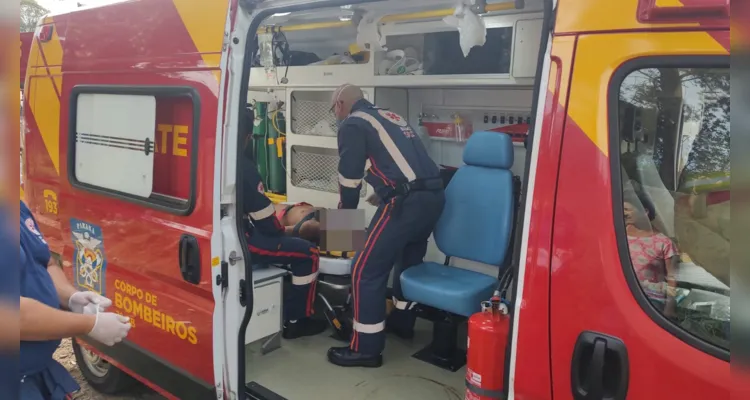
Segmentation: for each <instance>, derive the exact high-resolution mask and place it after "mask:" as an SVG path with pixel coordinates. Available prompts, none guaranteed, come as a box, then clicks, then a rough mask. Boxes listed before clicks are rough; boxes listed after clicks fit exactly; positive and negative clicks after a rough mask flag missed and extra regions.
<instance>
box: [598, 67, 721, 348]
mask: <svg viewBox="0 0 750 400" xmlns="http://www.w3.org/2000/svg"><path fill="white" fill-rule="evenodd" d="M663 61H664V62H663V64H662V62H661V61H660V60H648V61H647V62H649V64H648V65H643V64H642V65H643V66H642V67H639V66H638V65H637V64H636V65H631V66H630V68H628V69H627V71H622V72H621V73H620V79H618V80H613V82H614V83H613V84H617V83H618V82H619V88H618V87H616V86H614V87H613V89H614V90H615V91H617V89H619V95H618V100H619V103H614V104H617V105H618V107H617V110H616V113H615V112H614V110H613V114H612V117H613V120H614V121H613V131H615V132H614V133H616V134H617V135H618V138H619V140H615V141H613V147H612V152H613V153H619V165H615V164H613V165H614V168H613V172H620V173H621V181H620V182H621V188H619V189H621V191H620V195H621V197H620V198H621V199H622V203H621V204H615V207H614V209H615V213H616V214H615V217H616V218H617V217H618V214H619V218H620V219H621V221H622V225H619V228H618V231H619V234H620V241H621V254H622V259H623V260H622V261H623V264H624V266H625V270H626V276H628V278H629V279H630V280H631V287H633V288H634V289H635V292H636V293H635V295H636V297H637V298H638V299H639V301H640V302H641V304H642V305H643V306H644V308H646V309H647V311H648V312H649V313H650V314H652V316H654V317H655V318H656V319H658V320H660V321H661V322H662V323H664V326H665V327H667V328H668V330H670V331H672V332H673V333H676V334H677V335H678V336H680V335H683V336H684V337H685V338H686V339H684V340H686V341H693V342H695V343H696V344H697V346H698V347H701V348H706V349H717V348H719V349H724V350H719V353H721V352H723V351H728V349H729V340H730V335H729V322H730V317H729V315H730V314H729V305H730V301H729V297H730V284H729V275H730V274H729V265H730V262H729V207H730V196H729V178H730V163H729V143H730V127H729V69H728V68H717V67H715V66H713V65H712V66H706V67H689V66H690V65H691V64H685V63H683V64H675V62H676V61H675V60H674V59H667V60H663ZM639 62H641V63H643V62H644V61H643V60H640V61H639ZM727 63H728V60H727ZM670 65H672V66H670ZM678 65H688V67H678ZM692 65H696V64H692ZM698 65H700V64H698ZM704 65H707V64H704ZM615 94H617V93H615ZM613 100H614V99H613ZM617 146H619V149H618V148H617ZM617 150H619V151H617ZM617 167H619V168H617ZM617 169H619V171H617ZM614 181H615V182H616V181H617V179H615V180H614ZM619 189H615V190H616V191H619ZM617 197H619V196H615V198H617ZM616 222H617V223H618V224H619V222H618V221H616ZM622 249H626V250H622ZM648 309H650V310H648ZM655 313H658V315H657V314H655ZM664 321H668V322H664ZM670 324H671V326H669V325H670ZM675 328H677V329H675ZM685 332H687V333H689V335H684V333H685ZM695 338H698V339H699V340H697V341H696V340H695ZM701 343H702V344H701ZM707 343H708V344H710V345H709V346H706V344H707ZM710 352H712V353H713V354H719V353H717V352H715V351H710ZM721 354H723V353H721Z"/></svg>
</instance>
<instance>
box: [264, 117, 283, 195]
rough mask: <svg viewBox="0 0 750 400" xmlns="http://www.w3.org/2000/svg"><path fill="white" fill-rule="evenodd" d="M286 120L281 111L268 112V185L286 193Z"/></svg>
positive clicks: (273, 189)
mask: <svg viewBox="0 0 750 400" xmlns="http://www.w3.org/2000/svg"><path fill="white" fill-rule="evenodd" d="M285 132H286V120H285V119H284V113H283V112H281V111H272V112H269V113H268V175H269V179H268V186H269V188H270V190H271V191H272V192H274V193H278V194H286V165H285V162H286V157H285V153H286V136H285V135H284V133H285Z"/></svg>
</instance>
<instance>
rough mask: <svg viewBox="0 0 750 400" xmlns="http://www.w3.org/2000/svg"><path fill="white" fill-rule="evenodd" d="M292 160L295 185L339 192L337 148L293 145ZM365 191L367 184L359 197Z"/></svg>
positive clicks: (360, 195) (362, 195) (363, 195)
mask: <svg viewBox="0 0 750 400" xmlns="http://www.w3.org/2000/svg"><path fill="white" fill-rule="evenodd" d="M326 153H328V154H326ZM331 153H332V154H331ZM290 161H291V168H292V171H291V172H292V173H291V180H292V185H293V186H295V187H299V188H304V189H311V190H319V191H322V192H329V193H338V192H339V179H338V176H339V173H338V168H339V157H338V155H337V154H336V150H335V149H325V148H316V147H306V146H292V149H291V160H290ZM365 192H366V185H362V190H361V191H360V193H359V197H361V198H364V197H365Z"/></svg>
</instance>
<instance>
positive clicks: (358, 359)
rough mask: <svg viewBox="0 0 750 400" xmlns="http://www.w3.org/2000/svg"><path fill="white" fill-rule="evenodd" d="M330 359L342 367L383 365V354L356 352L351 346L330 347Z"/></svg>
mask: <svg viewBox="0 0 750 400" xmlns="http://www.w3.org/2000/svg"><path fill="white" fill-rule="evenodd" d="M328 361H330V362H331V363H332V364H335V365H338V366H340V367H368V368H379V367H380V366H382V365H383V356H382V355H380V354H378V355H374V356H371V355H367V354H362V353H356V352H353V351H352V350H351V349H350V348H349V346H346V347H331V348H330V349H328Z"/></svg>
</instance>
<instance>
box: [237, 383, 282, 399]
mask: <svg viewBox="0 0 750 400" xmlns="http://www.w3.org/2000/svg"><path fill="white" fill-rule="evenodd" d="M245 395H246V396H247V398H248V399H251V400H287V399H286V397H283V396H280V395H278V394H276V392H274V391H273V390H271V389H269V388H267V387H265V386H263V385H261V384H259V383H257V382H250V383H248V384H246V385H245Z"/></svg>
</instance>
